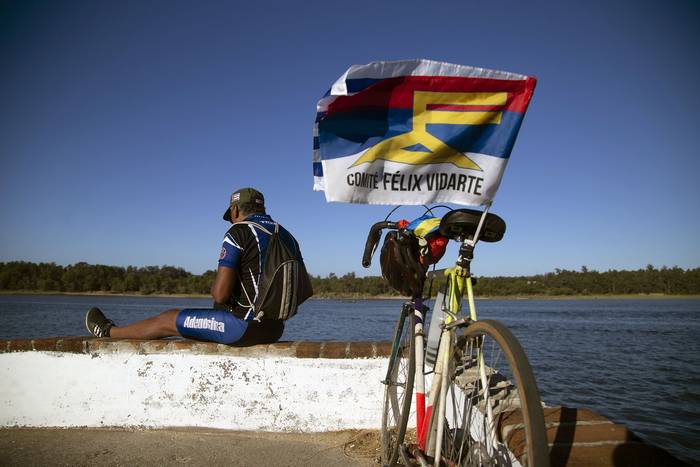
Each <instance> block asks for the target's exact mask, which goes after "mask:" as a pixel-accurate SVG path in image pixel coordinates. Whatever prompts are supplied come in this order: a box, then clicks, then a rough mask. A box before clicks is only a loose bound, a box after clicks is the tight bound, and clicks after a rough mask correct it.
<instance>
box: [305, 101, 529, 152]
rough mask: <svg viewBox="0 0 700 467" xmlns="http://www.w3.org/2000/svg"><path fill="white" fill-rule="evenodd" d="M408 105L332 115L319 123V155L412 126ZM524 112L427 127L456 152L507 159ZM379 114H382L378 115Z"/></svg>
mask: <svg viewBox="0 0 700 467" xmlns="http://www.w3.org/2000/svg"><path fill="white" fill-rule="evenodd" d="M412 116H413V111H412V110H411V109H389V110H388V112H387V111H386V110H367V111H361V112H352V113H343V114H336V115H333V116H332V117H331V118H328V119H325V120H323V121H321V122H320V123H319V126H318V129H319V142H320V152H321V157H322V158H323V159H335V158H338V157H345V156H349V155H351V154H357V153H358V152H360V151H363V150H365V149H368V148H370V147H372V146H374V145H375V144H377V143H379V142H381V141H383V140H385V139H388V138H391V137H393V136H396V135H399V134H403V133H406V132H408V131H411V129H412ZM523 116H524V114H521V113H516V112H503V117H502V120H501V123H500V124H498V125H447V124H432V125H428V131H429V132H430V133H431V134H432V135H434V136H436V137H437V138H439V139H441V140H442V141H444V142H445V143H446V144H448V145H449V146H451V147H452V148H454V149H456V150H458V151H460V152H476V153H480V154H487V155H490V156H495V157H501V158H504V159H507V158H508V157H510V153H511V151H512V149H513V145H514V144H515V139H516V137H517V135H518V130H519V129H520V124H521V123H522V120H523ZM382 117H383V118H382Z"/></svg>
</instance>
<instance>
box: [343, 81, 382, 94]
mask: <svg viewBox="0 0 700 467" xmlns="http://www.w3.org/2000/svg"><path fill="white" fill-rule="evenodd" d="M377 81H381V79H376V78H355V79H346V80H345V87H346V88H347V90H348V94H352V93H355V92H360V91H362V90H363V89H366V88H368V87H370V86H371V85H373V84H374V83H376V82H377Z"/></svg>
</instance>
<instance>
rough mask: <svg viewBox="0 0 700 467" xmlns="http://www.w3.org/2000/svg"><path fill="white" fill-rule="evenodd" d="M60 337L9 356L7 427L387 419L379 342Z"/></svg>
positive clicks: (326, 426) (372, 423)
mask: <svg viewBox="0 0 700 467" xmlns="http://www.w3.org/2000/svg"><path fill="white" fill-rule="evenodd" d="M56 341H57V342H55V344H54V350H38V351H31V352H27V351H19V352H6V353H2V354H0V380H2V381H3V384H2V386H0V408H1V410H0V426H5V427H7V426H32V427H47V426H63V427H68V426H87V427H97V426H143V427H164V426H200V427H211V428H226V429H236V430H265V431H299V432H310V431H316V432H318V431H330V430H342V429H348V428H379V425H380V422H381V415H380V414H381V401H382V394H383V386H382V384H381V383H380V381H381V380H382V379H383V377H384V373H385V372H386V363H387V359H386V357H384V356H383V355H382V349H381V348H380V349H379V350H378V349H377V346H376V345H372V344H362V343H354V344H350V343H291V344H274V345H270V346H256V347H251V348H241V349H237V348H231V347H227V346H222V345H216V344H203V343H195V342H188V341H185V342H183V341H179V342H175V341H170V342H167V341H159V342H158V341H153V342H149V341H126V340H121V341H120V340H92V339H84V340H81V341H80V342H69V343H68V344H69V345H70V346H74V347H73V348H72V350H73V351H72V352H65V351H56V350H55V349H56V348H61V345H65V344H66V342H65V341H64V342H58V340H56ZM17 342H18V341H13V344H15V343H17ZM33 342H35V343H36V342H39V345H38V347H39V348H42V346H44V348H45V347H46V346H47V345H49V344H50V342H43V341H33ZM24 344H25V346H27V343H26V342H25V343H24ZM15 345H16V344H15ZM29 345H31V346H32V347H37V345H36V344H31V343H30V344H29ZM76 345H78V347H75V346H76ZM81 346H82V348H81ZM324 356H325V357H327V358H323V357H324ZM304 357H316V358H304ZM329 357H336V358H329Z"/></svg>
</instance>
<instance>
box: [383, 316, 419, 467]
mask: <svg viewBox="0 0 700 467" xmlns="http://www.w3.org/2000/svg"><path fill="white" fill-rule="evenodd" d="M415 323H416V317H415V314H414V310H413V307H410V309H407V308H404V310H402V312H401V317H399V320H398V322H397V323H396V328H395V329H394V339H393V340H392V355H391V357H390V358H389V366H388V368H387V377H386V380H385V381H384V384H385V387H384V406H383V410H382V430H381V435H380V441H381V447H382V465H388V466H393V465H395V464H396V462H397V460H398V456H399V446H401V443H403V439H404V436H405V434H406V425H407V424H408V418H409V413H410V410H411V398H412V395H413V380H414V378H415V368H416V354H415V351H414V337H415ZM394 349H396V351H394Z"/></svg>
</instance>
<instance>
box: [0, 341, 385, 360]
mask: <svg viewBox="0 0 700 467" xmlns="http://www.w3.org/2000/svg"><path fill="white" fill-rule="evenodd" d="M27 351H44V352H67V353H78V354H106V353H138V354H141V355H154V354H173V353H183V352H185V353H189V354H194V355H202V354H207V355H232V356H257V357H260V356H279V357H294V358H334V359H343V358H380V357H388V356H389V353H390V352H391V344H390V343H389V342H334V341H326V342H319V341H299V342H277V343H275V344H269V345H255V346H250V347H235V346H230V345H223V344H215V343H212V342H200V341H194V340H189V339H164V340H139V339H98V338H91V337H52V338H47V339H14V340H0V353H9V352H27Z"/></svg>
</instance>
